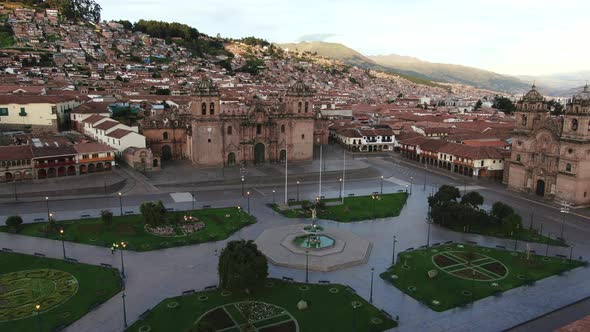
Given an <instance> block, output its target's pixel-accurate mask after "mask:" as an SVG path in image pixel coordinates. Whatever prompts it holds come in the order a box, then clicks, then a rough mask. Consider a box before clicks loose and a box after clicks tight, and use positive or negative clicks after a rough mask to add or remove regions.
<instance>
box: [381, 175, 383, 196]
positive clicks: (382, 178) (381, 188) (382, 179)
mask: <svg viewBox="0 0 590 332" xmlns="http://www.w3.org/2000/svg"><path fill="white" fill-rule="evenodd" d="M381 195H383V175H381Z"/></svg>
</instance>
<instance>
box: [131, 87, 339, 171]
mask: <svg viewBox="0 0 590 332" xmlns="http://www.w3.org/2000/svg"><path fill="white" fill-rule="evenodd" d="M314 93H315V91H314V90H313V89H311V88H310V87H309V86H307V85H305V84H304V83H302V82H297V83H295V84H294V85H292V86H291V87H290V88H289V89H288V90H287V92H286V94H285V95H284V96H281V97H277V98H276V99H274V100H260V99H256V98H255V99H252V100H250V101H249V102H248V103H247V105H240V106H237V105H235V106H232V105H222V104H221V102H220V92H219V90H218V88H217V87H216V86H215V85H214V84H213V83H212V82H211V81H210V80H203V81H201V82H199V84H198V85H197V88H196V90H195V92H194V98H193V100H192V101H191V102H190V104H189V106H188V110H189V113H186V112H185V113H180V114H175V115H174V117H170V119H168V118H167V116H164V117H166V119H160V118H161V116H160V118H147V119H145V121H143V124H142V133H143V134H144V135H145V136H146V138H147V140H148V144H149V145H150V147H151V148H152V149H153V150H154V151H155V152H156V153H159V154H160V155H161V156H162V159H163V160H167V159H181V158H183V159H188V160H190V161H191V162H192V163H193V164H195V165H196V166H201V167H222V166H233V165H252V164H262V163H265V162H271V163H272V162H284V161H285V159H288V161H305V160H311V159H313V146H314V144H326V143H327V140H328V128H327V123H328V122H327V121H325V120H324V119H323V118H322V117H321V113H319V112H317V111H314V107H313V96H314Z"/></svg>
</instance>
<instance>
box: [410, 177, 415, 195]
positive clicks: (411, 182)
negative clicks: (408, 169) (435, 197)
mask: <svg viewBox="0 0 590 332" xmlns="http://www.w3.org/2000/svg"><path fill="white" fill-rule="evenodd" d="M413 185H414V177H413V176H410V195H411V194H412V187H413Z"/></svg>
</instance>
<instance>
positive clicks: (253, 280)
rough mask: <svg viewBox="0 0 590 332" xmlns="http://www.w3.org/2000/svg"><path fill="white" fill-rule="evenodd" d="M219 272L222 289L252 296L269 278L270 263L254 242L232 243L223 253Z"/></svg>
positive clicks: (220, 258) (218, 268)
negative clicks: (251, 293)
mask: <svg viewBox="0 0 590 332" xmlns="http://www.w3.org/2000/svg"><path fill="white" fill-rule="evenodd" d="M217 270H218V273H219V286H220V287H221V288H222V289H229V290H235V291H245V292H246V294H250V292H251V291H252V290H253V289H255V288H256V287H259V286H261V285H262V284H263V283H264V281H265V280H266V278H267V277H268V262H267V260H266V257H265V256H264V254H262V252H260V250H258V247H257V246H256V244H255V243H254V242H253V241H252V240H249V241H247V242H246V241H245V240H239V241H231V242H229V243H228V244H227V246H226V247H225V248H224V249H223V250H222V251H221V255H220V256H219V265H218V267H217Z"/></svg>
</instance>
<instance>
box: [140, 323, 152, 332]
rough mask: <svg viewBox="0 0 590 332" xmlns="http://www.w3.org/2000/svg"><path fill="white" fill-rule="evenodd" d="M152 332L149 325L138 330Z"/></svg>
mask: <svg viewBox="0 0 590 332" xmlns="http://www.w3.org/2000/svg"><path fill="white" fill-rule="evenodd" d="M151 330H152V327H151V326H149V325H142V326H140V327H139V328H138V329H137V331H139V332H150V331H151Z"/></svg>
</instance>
